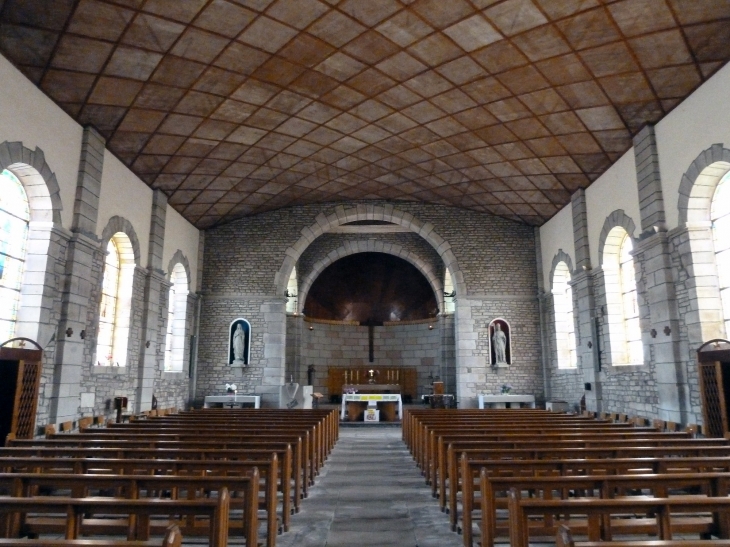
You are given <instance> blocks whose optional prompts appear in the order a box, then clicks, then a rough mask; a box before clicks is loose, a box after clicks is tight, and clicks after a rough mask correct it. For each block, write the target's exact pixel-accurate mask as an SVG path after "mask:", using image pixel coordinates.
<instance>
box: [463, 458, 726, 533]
mask: <svg viewBox="0 0 730 547" xmlns="http://www.w3.org/2000/svg"><path fill="white" fill-rule="evenodd" d="M480 482H481V491H482V493H483V494H482V499H481V504H480V508H481V511H480V514H481V519H480V527H481V544H482V547H493V546H494V543H495V541H496V538H497V537H500V536H501V537H506V536H508V535H509V525H508V523H507V522H505V521H499V520H498V519H497V509H498V508H506V505H507V504H506V503H504V504H502V503H500V502H501V501H505V502H506V501H507V498H506V497H501V498H499V497H498V494H506V493H508V492H509V491H510V489H511V488H515V489H516V490H517V491H518V492H523V491H529V492H530V496H531V497H534V498H535V499H553V498H555V497H557V498H558V499H567V498H568V496H569V494H570V492H576V493H577V492H580V495H581V497H591V498H593V497H597V498H602V499H609V498H615V497H616V496H626V495H627V493H628V492H632V491H640V492H641V495H647V494H648V495H650V496H654V497H668V496H669V495H670V494H672V493H673V494H674V495H676V493H677V491H685V492H689V491H694V490H696V491H698V492H703V493H704V494H705V495H708V496H715V497H719V496H727V495H728V492H729V486H730V473H681V474H640V475H576V476H560V477H488V476H487V473H486V470H485V469H484V468H482V471H481V475H480ZM470 515H471V512H470V511H466V510H465V511H464V516H463V533H464V545H471V544H472V543H471V533H472V521H471V518H470ZM546 524H547V525H549V526H554V525H555V523H554V522H553V521H552V520H549V519H548V520H546ZM582 531H583V530H582ZM685 531H687V530H686V529H685Z"/></svg>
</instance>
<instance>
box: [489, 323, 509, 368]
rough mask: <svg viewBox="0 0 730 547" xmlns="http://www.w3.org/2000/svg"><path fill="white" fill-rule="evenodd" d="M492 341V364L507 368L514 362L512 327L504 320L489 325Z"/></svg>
mask: <svg viewBox="0 0 730 547" xmlns="http://www.w3.org/2000/svg"><path fill="white" fill-rule="evenodd" d="M489 333H490V339H491V351H490V356H489V357H490V364H491V365H492V366H493V367H507V366H509V365H510V362H511V361H512V355H511V353H512V352H511V340H510V334H511V333H510V327H509V324H508V323H507V321H505V320H504V319H495V320H494V321H492V322H491V323H490V324H489Z"/></svg>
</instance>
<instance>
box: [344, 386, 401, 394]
mask: <svg viewBox="0 0 730 547" xmlns="http://www.w3.org/2000/svg"><path fill="white" fill-rule="evenodd" d="M348 391H350V392H352V391H355V392H356V393H400V392H401V388H400V386H399V385H398V384H343V386H342V392H343V393H346V392H348Z"/></svg>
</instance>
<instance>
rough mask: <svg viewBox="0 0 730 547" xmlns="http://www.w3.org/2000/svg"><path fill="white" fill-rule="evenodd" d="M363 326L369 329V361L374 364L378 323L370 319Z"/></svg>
mask: <svg viewBox="0 0 730 547" xmlns="http://www.w3.org/2000/svg"><path fill="white" fill-rule="evenodd" d="M362 324H363V325H367V327H368V361H369V362H370V363H372V362H373V361H374V360H375V351H374V346H375V325H376V324H377V323H376V321H373V320H372V319H371V318H368V320H367V321H365V322H364V323H362Z"/></svg>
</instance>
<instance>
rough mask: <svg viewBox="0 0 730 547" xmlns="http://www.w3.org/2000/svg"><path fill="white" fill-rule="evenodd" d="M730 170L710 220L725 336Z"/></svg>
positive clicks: (729, 320)
mask: <svg viewBox="0 0 730 547" xmlns="http://www.w3.org/2000/svg"><path fill="white" fill-rule="evenodd" d="M728 181H730V172H728V173H726V174H725V176H723V177H722V178H721V179H720V182H719V183H718V184H717V187H716V188H715V194H714V195H713V197H712V206H711V208H710V220H712V234H713V238H714V240H715V260H716V261H717V273H718V278H719V279H718V280H719V283H720V297H721V300H722V315H723V319H724V320H725V336H726V337H727V336H730V334H729V333H730V182H728Z"/></svg>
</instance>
